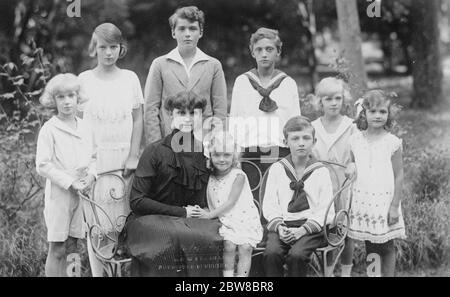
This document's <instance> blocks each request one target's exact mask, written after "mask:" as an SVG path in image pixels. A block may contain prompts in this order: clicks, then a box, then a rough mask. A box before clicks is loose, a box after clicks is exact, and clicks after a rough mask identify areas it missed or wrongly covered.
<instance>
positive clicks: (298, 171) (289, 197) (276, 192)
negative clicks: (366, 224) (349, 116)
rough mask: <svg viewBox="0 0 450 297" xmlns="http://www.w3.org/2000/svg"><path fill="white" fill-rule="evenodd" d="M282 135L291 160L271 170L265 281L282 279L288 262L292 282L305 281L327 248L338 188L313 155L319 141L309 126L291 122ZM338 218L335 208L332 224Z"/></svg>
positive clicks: (266, 201)
mask: <svg viewBox="0 0 450 297" xmlns="http://www.w3.org/2000/svg"><path fill="white" fill-rule="evenodd" d="M283 134H284V137H285V140H284V141H285V144H286V145H287V146H288V147H289V150H290V155H288V156H286V157H285V158H284V159H282V160H280V161H278V162H276V163H274V164H273V165H272V166H271V167H270V169H269V173H268V177H267V182H266V186H265V193H264V200H263V215H264V217H265V218H266V219H267V221H268V224H267V229H268V231H269V233H268V237H267V244H266V250H265V252H264V256H263V261H264V268H265V273H266V276H283V275H284V269H283V264H284V261H286V264H287V268H288V271H287V274H288V276H306V272H307V264H308V262H309V260H310V257H311V254H312V253H313V251H314V250H315V249H317V248H319V247H323V246H325V245H326V244H327V243H326V240H325V237H324V234H323V229H324V228H326V226H324V225H323V223H324V220H325V214H326V211H327V207H328V205H329V203H330V202H331V201H332V199H333V187H332V183H331V178H330V174H329V172H328V169H326V168H324V167H322V166H321V165H320V164H321V163H317V161H316V160H315V159H314V158H313V157H312V155H311V151H312V148H313V146H314V144H315V142H316V139H315V131H314V128H313V127H312V125H311V123H310V122H309V120H308V119H307V118H305V117H302V116H297V117H293V118H291V119H290V120H288V121H287V123H286V125H285V126H284V128H283ZM305 173H306V174H305ZM309 173H310V174H309ZM299 177H300V178H299ZM333 217H334V208H330V211H329V213H328V218H327V223H328V222H331V221H332V219H333Z"/></svg>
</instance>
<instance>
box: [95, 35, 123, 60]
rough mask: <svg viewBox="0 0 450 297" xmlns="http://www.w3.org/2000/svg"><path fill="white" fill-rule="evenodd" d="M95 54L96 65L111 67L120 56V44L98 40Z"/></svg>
mask: <svg viewBox="0 0 450 297" xmlns="http://www.w3.org/2000/svg"><path fill="white" fill-rule="evenodd" d="M95 51H96V53H97V62H98V64H101V65H105V66H111V65H114V64H116V62H117V60H118V59H119V55H120V44H119V43H109V42H107V41H105V40H104V39H103V38H98V40H97V46H96V47H95Z"/></svg>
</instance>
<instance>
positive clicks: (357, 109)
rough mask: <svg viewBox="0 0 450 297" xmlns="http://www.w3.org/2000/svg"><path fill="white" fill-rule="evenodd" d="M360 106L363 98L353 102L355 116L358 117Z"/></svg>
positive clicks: (361, 108) (361, 107)
mask: <svg viewBox="0 0 450 297" xmlns="http://www.w3.org/2000/svg"><path fill="white" fill-rule="evenodd" d="M362 104H363V98H359V99H358V100H356V101H355V103H354V106H356V116H359V114H360V113H361V111H362V110H363V106H362Z"/></svg>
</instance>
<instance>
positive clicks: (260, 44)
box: [36, 7, 405, 276]
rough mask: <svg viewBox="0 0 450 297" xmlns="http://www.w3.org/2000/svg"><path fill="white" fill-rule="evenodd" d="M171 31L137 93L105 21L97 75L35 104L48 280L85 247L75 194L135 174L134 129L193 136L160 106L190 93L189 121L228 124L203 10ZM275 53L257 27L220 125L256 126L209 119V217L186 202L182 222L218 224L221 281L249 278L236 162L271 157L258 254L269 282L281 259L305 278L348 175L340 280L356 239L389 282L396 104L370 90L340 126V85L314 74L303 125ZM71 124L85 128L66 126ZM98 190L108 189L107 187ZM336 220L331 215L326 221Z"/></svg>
mask: <svg viewBox="0 0 450 297" xmlns="http://www.w3.org/2000/svg"><path fill="white" fill-rule="evenodd" d="M169 23H170V26H171V29H172V35H173V38H174V39H176V41H177V48H175V49H174V50H172V51H171V52H170V53H169V54H167V55H164V56H161V57H159V58H157V59H155V60H154V61H153V63H152V65H151V67H150V70H149V75H148V78H147V82H146V85H145V96H143V94H142V91H141V86H140V83H139V80H138V78H137V76H136V74H135V73H134V72H132V71H130V70H125V69H120V68H119V67H118V66H117V65H116V62H117V60H118V59H119V58H121V57H123V56H124V55H125V54H126V52H127V47H126V43H125V41H124V39H123V37H122V34H121V32H120V30H119V29H118V28H117V27H116V26H115V25H113V24H110V23H105V24H101V25H99V26H98V27H97V28H96V29H95V30H94V32H93V34H92V39H91V43H90V45H89V53H90V55H91V56H92V57H96V59H97V65H96V67H95V68H94V69H92V70H87V71H85V72H83V73H81V74H80V75H79V76H78V77H77V76H75V75H72V74H58V75H56V76H55V77H54V78H52V79H51V80H50V81H49V83H48V84H47V86H46V89H45V91H44V93H43V95H42V97H41V98H40V101H41V103H42V104H43V105H45V106H47V107H50V108H56V110H57V114H56V115H55V116H54V117H52V118H51V119H50V120H49V121H47V122H46V123H45V124H44V125H43V127H42V129H41V131H40V133H39V138H38V145H37V154H36V168H37V171H38V173H39V174H41V175H42V176H44V177H46V178H47V183H46V188H45V210H44V215H45V222H46V225H47V228H48V235H47V239H48V241H49V243H50V247H49V252H48V258H47V262H46V269H45V271H46V275H47V276H62V275H64V274H65V267H66V263H65V261H66V255H67V253H68V251H69V249H71V248H73V245H74V244H76V239H81V238H84V234H83V227H82V226H83V216H82V204H81V202H80V199H79V197H78V195H77V193H78V192H79V191H81V192H85V191H88V190H89V189H90V187H91V186H92V184H93V183H94V182H95V179H96V177H97V175H98V174H101V173H104V172H120V173H121V174H122V175H123V176H124V177H125V178H127V177H129V176H130V174H131V172H132V171H133V170H134V169H136V167H137V164H138V161H139V157H140V146H141V138H142V135H143V133H144V132H145V139H146V142H147V144H150V143H153V142H155V141H157V140H159V139H161V138H162V137H164V136H165V135H167V134H169V133H171V131H172V129H173V128H174V125H176V127H178V128H179V127H184V129H187V130H189V129H194V127H187V126H188V125H191V124H189V123H182V122H180V123H174V122H175V121H176V117H175V116H173V115H170V114H169V111H171V110H168V109H167V108H166V109H165V108H163V107H167V104H166V103H167V102H166V101H167V98H170V97H173V96H174V95H175V94H177V93H179V92H194V93H196V94H197V95H198V97H200V98H204V99H206V103H205V104H206V105H205V107H204V108H203V111H204V112H203V114H201V115H200V117H203V119H205V118H207V117H211V116H214V117H215V118H218V119H220V120H225V119H226V115H227V111H226V108H227V100H226V84H225V77H224V74H223V70H222V67H221V64H220V62H219V61H218V60H216V59H215V58H212V57H210V56H208V55H206V54H205V53H203V52H202V51H200V49H198V48H197V42H198V40H199V39H200V38H201V37H202V36H203V28H204V15H203V12H201V11H200V10H198V8H196V7H183V8H180V9H178V10H177V11H176V12H175V13H174V15H172V16H171V18H170V19H169ZM281 47H282V43H281V40H280V38H279V36H278V31H276V30H271V29H266V28H260V29H259V30H257V31H256V32H255V33H254V34H253V35H252V36H251V39H250V52H251V55H252V57H253V58H254V59H255V61H256V65H257V67H256V68H255V69H252V70H250V71H248V72H247V73H244V74H242V75H241V76H239V77H238V78H237V79H236V82H235V84H234V87H233V92H232V99H231V111H230V118H231V119H233V117H235V118H241V119H248V118H253V119H254V118H257V119H263V121H259V120H256V121H254V122H252V123H256V124H248V123H249V122H246V123H247V125H246V126H245V127H243V128H242V129H239V127H238V129H235V131H236V133H234V131H232V129H230V130H229V132H227V131H224V130H223V129H215V125H216V126H217V127H221V125H219V124H220V123H217V122H213V123H212V127H209V131H211V129H212V132H211V134H210V137H208V141H207V142H205V152H206V153H207V156H206V157H207V158H208V159H209V160H208V162H209V166H210V169H211V174H210V177H209V180H208V185H207V205H208V209H207V210H197V209H196V208H194V207H192V208H191V207H190V206H187V207H186V216H187V217H192V218H198V219H213V218H219V220H220V222H221V227H220V229H219V234H220V236H222V237H223V239H224V247H223V268H224V271H223V275H224V276H233V275H234V272H235V270H236V271H237V276H247V275H248V273H249V271H250V266H251V257H252V250H253V248H255V247H256V246H257V244H258V243H260V241H261V240H262V238H263V226H262V225H261V220H260V215H259V212H258V208H257V207H256V205H255V203H254V201H253V198H254V197H253V194H252V191H251V186H250V182H249V179H250V178H249V177H247V174H246V172H245V170H243V169H241V165H240V164H241V163H240V156H241V153H242V156H243V157H248V156H251V157H255V156H256V157H261V156H263V155H265V154H267V152H271V151H273V150H275V151H276V152H277V157H278V158H279V159H280V158H281V160H280V161H277V162H275V163H273V164H272V165H270V164H266V165H265V166H266V167H264V168H263V169H264V170H266V169H267V168H268V169H267V170H269V171H268V175H267V181H266V186H265V194H264V200H263V202H262V206H261V207H262V214H263V216H264V218H265V219H266V220H267V222H268V223H267V226H265V228H266V229H267V231H268V234H267V241H266V249H265V252H264V256H263V262H264V267H265V273H266V275H267V276H283V275H284V266H283V265H284V263H285V262H286V264H287V268H288V269H287V274H288V275H289V276H305V275H306V268H307V263H308V261H309V258H310V256H311V253H312V252H313V251H314V250H315V249H316V248H318V247H321V246H324V245H325V244H326V242H325V241H324V236H323V230H324V228H326V226H324V225H323V222H324V219H325V213H326V209H327V206H328V204H329V203H330V202H331V200H332V199H333V193H334V192H336V191H337V189H338V188H339V186H340V184H341V183H342V181H343V180H344V178H345V176H352V175H356V176H357V178H356V181H355V183H354V185H353V187H352V188H351V190H350V191H349V192H347V193H344V194H343V195H342V196H343V197H344V198H343V199H342V201H340V203H341V208H342V207H344V206H345V205H346V204H347V203H348V200H349V199H348V197H349V196H350V195H353V198H352V199H353V200H352V208H351V210H350V231H349V236H348V237H349V238H348V239H347V240H346V247H345V251H344V253H343V256H342V259H341V262H342V276H350V272H351V267H352V254H353V240H362V241H365V242H366V249H367V252H368V253H370V252H375V253H378V254H379V255H380V257H381V260H382V265H381V267H382V275H383V276H393V275H394V271H395V250H394V245H393V240H394V239H395V238H404V237H405V228H404V223H403V218H402V214H401V190H402V179H403V166H402V142H401V140H400V139H399V138H397V137H396V136H394V135H393V134H391V133H390V132H389V129H390V128H391V126H392V123H393V115H394V114H395V110H394V109H395V104H394V103H393V102H392V100H391V99H390V98H389V97H388V96H387V95H386V94H385V93H384V92H382V91H380V90H373V91H368V92H367V93H366V94H365V95H364V96H363V98H362V100H360V101H359V102H360V104H359V110H358V111H359V112H358V113H357V117H356V120H353V119H350V118H349V117H347V116H345V115H342V110H343V108H344V106H345V105H346V104H349V102H351V101H352V98H351V97H350V94H349V91H348V86H347V85H346V84H345V82H343V81H342V80H340V79H336V78H325V79H323V80H322V81H321V82H320V83H319V84H318V86H317V87H316V98H317V102H316V105H317V107H318V108H319V109H321V110H322V111H323V115H322V116H321V117H319V118H318V119H316V120H315V121H313V122H312V123H310V121H309V120H308V119H307V118H305V117H302V116H301V115H300V114H301V112H300V102H299V98H298V88H297V85H296V83H295V81H294V80H293V79H292V78H291V77H289V76H288V75H287V74H285V73H284V72H282V71H279V70H277V69H275V63H276V61H277V59H278V57H279V56H280V54H281ZM144 98H145V99H144ZM191 103H192V104H191ZM143 105H144V109H143ZM188 106H189V109H190V110H187V111H186V112H188V113H192V114H194V111H195V110H197V109H198V108H197V107H196V106H195V102H194V101H192V102H189V104H188ZM143 110H144V115H143ZM80 114H82V115H83V119H81V118H80V117H78V116H77V115H80ZM183 116H184V115H180V117H178V119H179V118H182V117H183ZM274 123H275V124H274ZM355 123H356V124H355ZM180 130H182V128H180ZM317 160H326V161H331V162H335V163H340V164H344V165H345V166H346V169H345V170H343V169H341V168H339V167H336V172H337V175H330V173H329V172H328V170H327V169H326V168H318V169H315V170H314V164H315V163H316V162H317ZM269 166H270V167H269ZM311 168H312V169H311ZM311 170H312V173H310V174H308V175H307V176H304V172H310V171H311ZM102 186H103V187H105V189H107V188H108V182H104V183H102ZM350 192H351V193H350ZM101 203H102V205H103V206H104V207H106V209H107V211H108V213H109V214H110V215H112V216H113V217H117V216H119V215H123V214H125V215H126V214H128V213H129V209H130V206H129V202H128V201H127V200H124V201H122V202H118V201H112V200H111V201H106V200H105V201H101ZM333 216H334V211H333V210H331V211H330V212H329V218H328V220H327V222H331V220H332V218H333ZM88 251H89V260H90V264H91V270H92V273H93V275H94V276H101V275H102V266H101V263H100V262H99V261H98V260H97V259H96V257H95V255H94V253H93V251H92V247H91V243H90V242H89V241H88ZM236 253H238V256H239V261H238V263H237V269H235V267H234V264H235V257H236Z"/></svg>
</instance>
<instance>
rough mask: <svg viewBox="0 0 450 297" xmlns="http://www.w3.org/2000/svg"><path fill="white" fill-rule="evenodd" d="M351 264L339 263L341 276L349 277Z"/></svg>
mask: <svg viewBox="0 0 450 297" xmlns="http://www.w3.org/2000/svg"><path fill="white" fill-rule="evenodd" d="M352 267H353V264H349V265H345V264H342V265H341V277H351V273H352Z"/></svg>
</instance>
